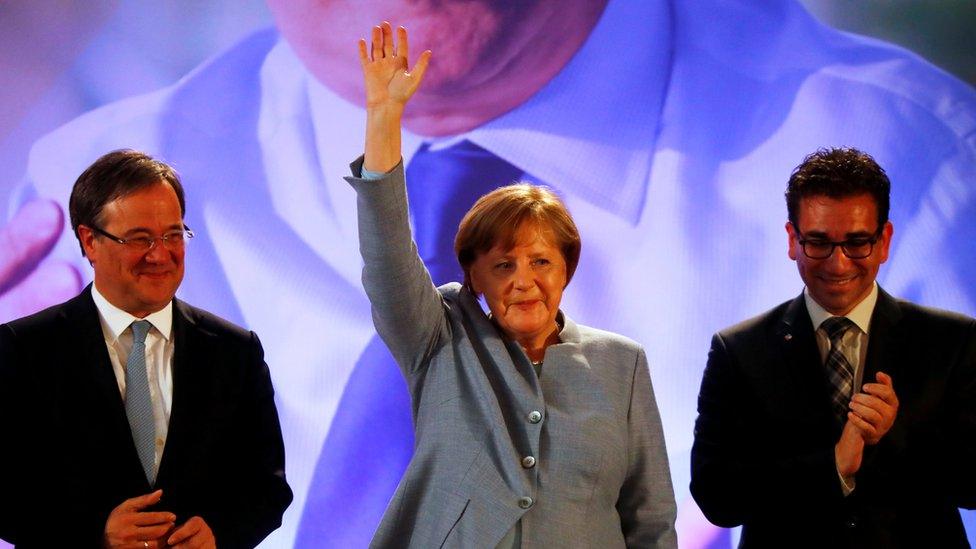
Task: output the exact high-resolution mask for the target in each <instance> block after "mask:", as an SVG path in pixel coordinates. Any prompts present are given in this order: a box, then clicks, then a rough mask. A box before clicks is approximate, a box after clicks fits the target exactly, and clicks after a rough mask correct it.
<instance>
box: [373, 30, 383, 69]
mask: <svg viewBox="0 0 976 549" xmlns="http://www.w3.org/2000/svg"><path fill="white" fill-rule="evenodd" d="M370 38H371V42H370V46H371V48H372V50H371V53H372V59H373V60H374V61H375V60H377V59H379V58H380V57H383V29H381V28H380V27H379V25H377V26H375V27H373V33H372V36H371V37H370Z"/></svg>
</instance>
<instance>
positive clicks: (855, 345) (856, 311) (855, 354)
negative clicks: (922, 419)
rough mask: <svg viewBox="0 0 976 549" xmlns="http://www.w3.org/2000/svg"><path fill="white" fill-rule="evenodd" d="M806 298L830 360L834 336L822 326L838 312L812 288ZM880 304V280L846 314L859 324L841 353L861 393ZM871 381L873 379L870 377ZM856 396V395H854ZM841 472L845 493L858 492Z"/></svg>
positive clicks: (819, 340)
mask: <svg viewBox="0 0 976 549" xmlns="http://www.w3.org/2000/svg"><path fill="white" fill-rule="evenodd" d="M803 299H804V301H806V304H807V311H808V312H809V313H810V320H811V321H812V322H813V330H814V333H815V334H816V336H817V348H818V349H819V350H820V362H821V363H823V362H826V360H827V353H829V352H830V338H829V337H828V336H827V332H826V330H824V329H822V328H821V325H822V324H823V322H824V321H825V320H827V319H828V318H832V317H834V316H836V315H832V314H830V313H829V312H827V310H826V309H824V308H823V307H821V306H820V304H819V303H817V302H816V300H814V299H813V296H811V295H810V290H809V289H808V288H804V289H803ZM877 303H878V283H877V282H875V283H874V286H873V287H872V288H871V293H869V294H868V296H867V297H865V298H864V299H862V300H861V302H860V303H858V304H857V305H856V306H854V308H853V309H851V311H850V312H849V313H847V314H846V315H844V316H845V317H847V319H848V320H850V321H851V322H853V323H854V325H855V326H857V329H856V330H847V332H845V333H844V335H843V336H842V337H841V340H840V345H839V347H840V352H841V354H843V355H844V358H846V359H847V361H848V362H850V363H851V366H853V367H854V388H853V391H854V392H855V393H857V392H858V391H860V389H861V383H862V382H863V378H864V359H865V358H866V357H867V356H868V334H869V330H870V329H871V315H872V314H873V313H874V306H875V304H877ZM868 382H869V383H870V382H871V380H868ZM852 396H853V395H852ZM837 475H838V476H839V477H840V482H841V487H842V489H843V490H844V495H845V496H846V495H849V494H850V493H851V492H853V491H854V480H853V479H851V482H847V481H846V480H845V479H844V477H843V475H841V474H840V471H837Z"/></svg>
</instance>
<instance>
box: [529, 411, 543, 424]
mask: <svg viewBox="0 0 976 549" xmlns="http://www.w3.org/2000/svg"><path fill="white" fill-rule="evenodd" d="M540 421H542V412H540V411H538V410H532V411H531V412H529V423H539V422H540Z"/></svg>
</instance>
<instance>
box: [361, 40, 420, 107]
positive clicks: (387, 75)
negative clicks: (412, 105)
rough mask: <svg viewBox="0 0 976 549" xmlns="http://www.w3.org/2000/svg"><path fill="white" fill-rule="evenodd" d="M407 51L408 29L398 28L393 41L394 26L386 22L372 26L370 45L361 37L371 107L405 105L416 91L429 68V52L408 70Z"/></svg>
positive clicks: (362, 60)
mask: <svg viewBox="0 0 976 549" xmlns="http://www.w3.org/2000/svg"><path fill="white" fill-rule="evenodd" d="M408 52H409V45H408V42H407V30H406V29H404V28H403V27H398V28H397V43H396V44H394V41H393V28H392V27H391V26H390V23H388V22H386V21H384V22H383V23H382V24H381V25H378V26H375V27H373V32H372V36H371V44H370V45H369V48H367V45H366V40H365V39H360V40H359V61H360V63H362V65H363V75H364V77H365V81H366V106H367V107H368V108H370V107H381V106H395V107H401V108H402V107H403V106H404V105H406V103H407V101H408V100H409V99H410V97H411V96H412V95H413V93H414V92H415V91H417V87H418V86H420V81H421V80H422V79H423V77H424V72H425V71H426V70H427V63H428V62H429V60H430V51H429V50H428V51H425V52H423V53H422V54H421V55H420V58H419V59H418V60H417V64H416V65H414V67H413V69H412V70H408V65H407V58H408Z"/></svg>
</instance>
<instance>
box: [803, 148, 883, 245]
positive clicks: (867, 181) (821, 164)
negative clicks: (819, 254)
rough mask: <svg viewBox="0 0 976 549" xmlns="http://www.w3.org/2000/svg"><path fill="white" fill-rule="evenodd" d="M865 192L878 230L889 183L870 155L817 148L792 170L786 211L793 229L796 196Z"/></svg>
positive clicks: (850, 150)
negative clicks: (875, 214)
mask: <svg viewBox="0 0 976 549" xmlns="http://www.w3.org/2000/svg"><path fill="white" fill-rule="evenodd" d="M862 194H869V195H871V198H873V199H874V203H875V205H876V206H877V207H878V230H879V231H880V230H881V229H882V227H884V224H885V223H887V221H888V209H889V204H890V198H889V196H890V194H891V182H890V181H889V180H888V175H887V174H886V173H885V171H884V170H883V169H882V168H881V166H879V165H878V163H877V162H875V161H874V159H873V158H871V155H869V154H867V153H864V152H861V151H859V150H857V149H853V148H841V149H820V150H818V151H817V152H815V153H813V154H811V155H808V156H807V157H806V158H804V159H803V163H801V164H800V165H799V166H797V167H796V169H795V170H793V173H792V174H791V175H790V182H789V184H788V185H787V187H786V211H787V213H788V214H789V216H790V223H792V224H793V227H794V228H796V230H797V231H799V230H800V228H799V225H797V216H798V210H799V209H800V199H801V198H807V197H811V196H827V197H830V198H848V197H851V196H857V195H862Z"/></svg>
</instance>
